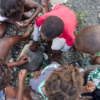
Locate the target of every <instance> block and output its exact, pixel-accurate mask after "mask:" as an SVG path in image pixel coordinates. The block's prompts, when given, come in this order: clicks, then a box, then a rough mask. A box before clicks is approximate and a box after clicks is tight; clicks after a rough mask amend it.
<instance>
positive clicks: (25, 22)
mask: <svg viewBox="0 0 100 100" xmlns="http://www.w3.org/2000/svg"><path fill="white" fill-rule="evenodd" d="M29 24H30V20H29V19H27V20H25V21H24V22H23V24H22V25H21V28H22V29H25V28H27V27H28V25H29Z"/></svg>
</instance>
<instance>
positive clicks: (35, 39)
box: [32, 23, 39, 41]
mask: <svg viewBox="0 0 100 100" xmlns="http://www.w3.org/2000/svg"><path fill="white" fill-rule="evenodd" d="M32 34H33V40H34V41H38V37H39V27H37V25H36V23H35V27H34V31H33V33H32Z"/></svg>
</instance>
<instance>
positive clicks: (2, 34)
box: [0, 29, 6, 38]
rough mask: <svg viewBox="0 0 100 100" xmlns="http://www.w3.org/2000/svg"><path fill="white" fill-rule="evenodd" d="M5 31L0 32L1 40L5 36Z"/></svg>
mask: <svg viewBox="0 0 100 100" xmlns="http://www.w3.org/2000/svg"><path fill="white" fill-rule="evenodd" d="M5 32H6V30H3V29H2V30H0V38H3V37H4V35H5Z"/></svg>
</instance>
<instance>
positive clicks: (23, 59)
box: [18, 55, 29, 65]
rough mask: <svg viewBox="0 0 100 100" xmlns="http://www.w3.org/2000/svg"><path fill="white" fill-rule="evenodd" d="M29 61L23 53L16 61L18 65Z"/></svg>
mask: <svg viewBox="0 0 100 100" xmlns="http://www.w3.org/2000/svg"><path fill="white" fill-rule="evenodd" d="M27 62H29V57H28V55H23V56H22V57H21V58H20V60H19V61H18V63H19V65H23V64H25V63H27Z"/></svg>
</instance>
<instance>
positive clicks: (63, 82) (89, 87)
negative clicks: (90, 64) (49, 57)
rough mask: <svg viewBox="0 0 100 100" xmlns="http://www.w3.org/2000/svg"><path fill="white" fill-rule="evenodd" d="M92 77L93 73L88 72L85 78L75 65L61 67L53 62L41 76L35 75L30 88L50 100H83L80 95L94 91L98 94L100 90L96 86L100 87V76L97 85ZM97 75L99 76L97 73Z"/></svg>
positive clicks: (36, 73) (37, 72)
mask: <svg viewBox="0 0 100 100" xmlns="http://www.w3.org/2000/svg"><path fill="white" fill-rule="evenodd" d="M98 70H99V69H98ZM94 72H95V71H94ZM91 73H92V74H91ZM92 75H93V72H91V71H88V73H86V74H84V77H83V75H82V74H81V73H80V72H79V69H78V67H75V66H73V65H71V66H67V65H62V66H60V65H59V64H58V63H57V62H52V63H51V64H50V65H48V66H47V67H45V69H44V70H43V71H42V72H41V74H39V71H36V72H35V73H34V75H33V78H32V79H31V80H30V86H31V87H32V89H33V90H35V91H36V92H38V93H40V94H41V95H42V96H43V97H44V98H46V99H49V100H79V99H80V100H82V99H81V98H79V96H80V94H83V93H94V90H95V93H96V94H97V92H98V90H100V89H96V86H97V87H98V86H99V85H100V83H99V76H98V78H97V80H98V85H97V83H95V82H96V81H95V82H94V80H95V78H94V80H91V79H90V77H92ZM96 75H99V73H98V72H97V71H96ZM86 76H88V77H86ZM87 78H88V80H87ZM93 82H94V83H93ZM83 84H84V85H83ZM95 93H94V94H95ZM83 100H84V99H83ZM86 100H90V99H86Z"/></svg>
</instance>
